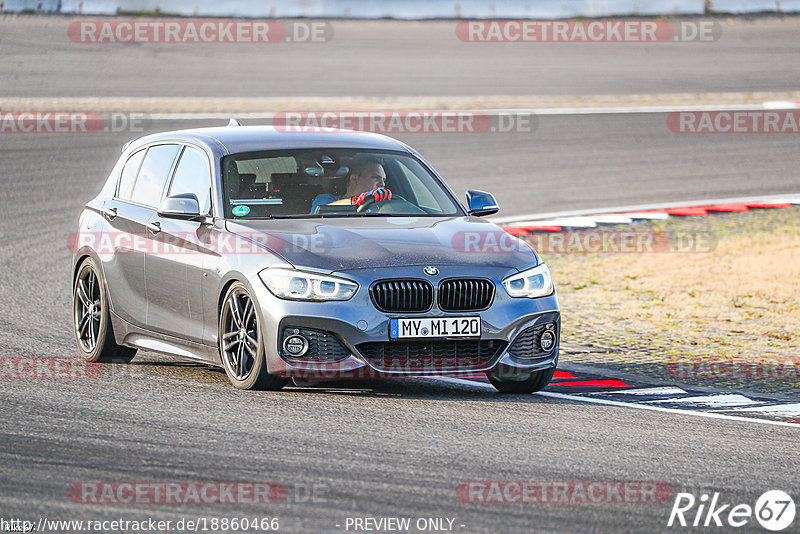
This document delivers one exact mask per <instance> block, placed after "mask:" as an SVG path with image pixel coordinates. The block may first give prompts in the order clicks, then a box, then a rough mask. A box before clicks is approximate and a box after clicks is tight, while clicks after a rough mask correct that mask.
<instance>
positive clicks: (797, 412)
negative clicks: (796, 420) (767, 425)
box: [735, 403, 800, 417]
mask: <svg viewBox="0 0 800 534" xmlns="http://www.w3.org/2000/svg"><path fill="white" fill-rule="evenodd" d="M735 411H736V412H753V413H764V414H772V415H780V416H787V417H798V416H800V403H794V404H773V405H772V406H758V407H756V408H736V409H735Z"/></svg>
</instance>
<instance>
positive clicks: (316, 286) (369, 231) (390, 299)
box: [70, 121, 561, 393]
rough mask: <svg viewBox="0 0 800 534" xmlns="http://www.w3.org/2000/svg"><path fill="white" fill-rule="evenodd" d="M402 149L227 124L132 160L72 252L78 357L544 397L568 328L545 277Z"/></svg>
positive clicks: (149, 143) (378, 138) (161, 144)
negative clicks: (445, 384) (469, 383)
mask: <svg viewBox="0 0 800 534" xmlns="http://www.w3.org/2000/svg"><path fill="white" fill-rule="evenodd" d="M497 210H498V207H497V204H496V202H495V200H494V198H493V197H492V195H490V194H489V193H484V192H481V191H468V192H467V195H466V206H463V205H462V204H461V203H460V202H459V201H458V199H457V197H456V195H455V194H454V193H453V192H452V191H451V189H450V188H449V187H448V186H447V185H446V184H445V183H444V181H443V180H442V178H441V177H440V176H439V175H438V174H437V173H436V172H435V171H434V170H433V169H432V168H431V167H430V165H428V164H427V163H426V162H425V160H424V159H423V158H422V157H421V156H420V155H419V154H418V153H417V152H416V151H414V150H413V149H412V148H410V147H409V146H407V145H405V144H404V143H401V142H400V141H397V140H394V139H391V138H389V137H385V136H382V135H377V134H372V133H364V132H352V131H335V132H332V131H317V132H313V131H312V132H308V131H305V132H288V131H281V130H277V129H275V128H272V127H261V126H258V127H256V126H239V125H238V124H236V123H235V121H232V125H230V126H228V127H220V128H202V129H193V130H182V131H173V132H165V133H160V134H155V135H150V136H147V137H143V138H140V139H137V140H135V141H132V142H130V143H128V144H127V145H126V146H125V147H124V148H123V152H122V155H121V156H120V158H119V160H118V161H117V163H116V165H115V166H114V168H113V170H112V171H111V174H110V175H109V177H108V180H107V181H106V183H105V186H104V187H103V188H102V190H101V191H100V193H99V194H98V195H97V196H96V197H95V198H94V199H92V200H91V201H89V202H88V203H87V204H86V207H85V209H84V211H83V213H82V215H81V217H80V222H79V229H78V231H77V232H75V233H74V234H73V235H72V236H71V238H70V246H71V249H72V252H73V323H74V324H73V326H74V330H75V337H76V339H77V342H78V346H79V348H80V351H81V354H82V356H83V357H84V358H85V359H86V360H88V361H92V362H97V361H100V362H111V361H121V362H127V361H130V360H131V359H132V358H133V357H134V355H135V353H136V351H137V350H138V349H141V350H147V351H156V352H161V353H166V354H171V355H175V356H180V357H185V358H192V359H194V360H199V361H202V362H206V363H210V364H214V365H218V366H222V367H223V368H224V369H225V372H226V373H227V376H228V378H229V379H230V382H231V383H232V384H233V385H234V386H235V387H237V388H240V389H268V390H277V389H280V388H281V387H283V386H284V385H285V384H286V383H287V382H288V381H289V380H291V379H295V380H313V381H320V380H334V379H349V378H356V379H360V378H388V377H393V376H395V377H396V376H425V375H428V376H430V375H440V376H441V375H451V376H452V375H461V376H464V375H474V374H477V373H481V374H484V373H485V374H486V376H487V377H488V379H489V380H490V382H491V383H492V384H493V385H494V386H495V387H496V388H497V389H498V390H499V391H500V392H504V393H526V392H533V391H537V390H539V389H541V388H543V387H544V386H546V385H547V384H548V382H549V381H550V379H551V378H552V376H553V372H554V370H555V367H556V364H557V360H558V347H559V336H560V328H561V320H560V313H559V307H558V300H557V296H556V290H555V288H554V285H553V281H552V278H551V276H550V272H549V271H548V269H547V267H546V265H544V263H542V261H541V259H540V258H539V256H538V255H537V254H536V252H535V251H534V250H533V249H532V248H531V247H530V246H529V245H528V244H527V243H525V242H523V241H521V240H518V239H517V238H515V237H512V236H510V235H509V234H508V233H506V232H504V231H503V230H502V229H501V228H499V227H498V226H496V225H494V224H493V223H491V222H490V221H487V220H485V219H481V218H480V217H481V216H483V215H489V214H492V213H495V212H496V211H497Z"/></svg>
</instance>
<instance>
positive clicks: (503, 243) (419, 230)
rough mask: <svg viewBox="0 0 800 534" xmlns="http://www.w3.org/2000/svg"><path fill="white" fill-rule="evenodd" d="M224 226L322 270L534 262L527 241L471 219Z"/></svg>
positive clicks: (300, 265)
mask: <svg viewBox="0 0 800 534" xmlns="http://www.w3.org/2000/svg"><path fill="white" fill-rule="evenodd" d="M226 227H227V229H228V231H229V232H232V233H234V234H237V235H239V236H241V237H243V238H245V239H249V240H252V241H255V242H256V243H259V244H261V245H262V246H265V247H266V248H269V249H270V250H272V251H273V252H275V253H277V254H279V255H280V256H282V257H283V258H284V259H285V260H286V261H288V262H289V263H291V264H292V265H293V266H294V267H297V268H308V269H312V270H316V271H324V272H334V271H345V270H350V269H361V268H364V269H374V268H380V267H395V266H398V265H432V266H437V265H466V266H470V265H475V266H484V267H505V268H512V269H519V268H523V267H527V266H530V265H532V264H535V263H537V262H538V261H539V258H538V257H537V256H536V253H535V252H534V251H533V249H532V248H531V247H530V246H529V245H528V244H527V243H525V242H523V241H521V240H519V239H517V238H515V237H512V236H510V235H509V234H507V233H506V232H504V231H503V230H502V229H501V228H500V227H498V226H497V225H495V224H493V223H491V222H489V221H487V220H484V219H479V218H477V217H446V218H444V217H336V218H324V219H319V218H315V219H269V220H236V221H226Z"/></svg>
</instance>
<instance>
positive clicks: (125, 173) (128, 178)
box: [117, 150, 147, 200]
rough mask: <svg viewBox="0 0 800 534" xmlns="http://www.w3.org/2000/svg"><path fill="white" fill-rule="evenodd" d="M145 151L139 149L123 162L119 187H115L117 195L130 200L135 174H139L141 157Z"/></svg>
mask: <svg viewBox="0 0 800 534" xmlns="http://www.w3.org/2000/svg"><path fill="white" fill-rule="evenodd" d="M146 152H147V151H146V150H140V151H139V152H137V153H136V154H134V155H133V156H131V157H130V158H128V161H127V162H125V168H123V169H122V175H121V176H120V179H119V187H118V188H117V197H118V198H121V199H124V200H130V199H131V193H133V184H134V183H136V175H137V174H139V167H141V166H142V159H143V158H144V155H145V153H146Z"/></svg>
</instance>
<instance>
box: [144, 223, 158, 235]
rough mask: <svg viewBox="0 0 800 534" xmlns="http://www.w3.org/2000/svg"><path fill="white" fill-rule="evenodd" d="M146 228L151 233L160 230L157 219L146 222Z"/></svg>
mask: <svg viewBox="0 0 800 534" xmlns="http://www.w3.org/2000/svg"><path fill="white" fill-rule="evenodd" d="M147 229H148V230H149V231H150V233H152V234H157V233H159V232H160V231H161V223H160V222H158V221H155V222H151V223H147Z"/></svg>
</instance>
